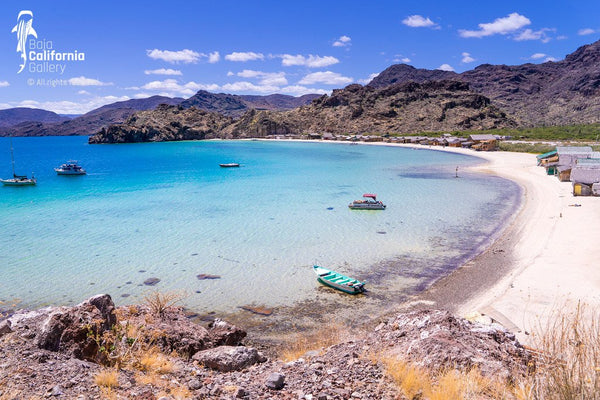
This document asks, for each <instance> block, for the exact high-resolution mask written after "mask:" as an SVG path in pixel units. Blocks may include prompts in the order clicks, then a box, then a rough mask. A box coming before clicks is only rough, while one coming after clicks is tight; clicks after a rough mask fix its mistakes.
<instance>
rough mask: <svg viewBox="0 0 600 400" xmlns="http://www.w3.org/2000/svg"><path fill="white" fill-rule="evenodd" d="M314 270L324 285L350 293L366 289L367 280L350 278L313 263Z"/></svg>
mask: <svg viewBox="0 0 600 400" xmlns="http://www.w3.org/2000/svg"><path fill="white" fill-rule="evenodd" d="M313 271H314V272H315V274H317V280H318V281H319V282H321V283H322V284H323V285H327V286H330V287H332V288H334V289H337V290H341V291H342V292H346V293H350V294H358V293H362V292H364V291H365V282H361V281H359V280H358V279H354V278H349V277H347V276H345V275H342V274H340V273H338V272H335V271H331V270H329V269H326V268H323V267H319V266H318V265H313Z"/></svg>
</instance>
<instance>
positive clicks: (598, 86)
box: [369, 41, 600, 126]
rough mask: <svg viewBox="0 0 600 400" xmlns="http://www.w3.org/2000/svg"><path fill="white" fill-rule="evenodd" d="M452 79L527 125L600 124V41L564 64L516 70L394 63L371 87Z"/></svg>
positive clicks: (495, 67)
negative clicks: (446, 68) (463, 69)
mask: <svg viewBox="0 0 600 400" xmlns="http://www.w3.org/2000/svg"><path fill="white" fill-rule="evenodd" d="M443 79H452V80H457V81H461V82H466V83H468V84H469V87H470V88H471V90H473V91H474V92H475V93H478V94H481V95H483V96H486V97H488V98H489V99H490V100H491V101H492V104H493V105H495V106H497V107H498V108H500V109H502V110H503V111H505V112H506V113H507V114H508V115H510V116H511V117H513V118H514V119H515V120H516V121H517V122H518V123H519V125H521V126H543V125H568V124H591V123H597V122H600V41H597V42H595V43H592V44H589V45H586V46H582V47H580V48H579V49H577V50H576V51H575V52H573V53H571V54H569V55H567V56H566V58H565V59H564V60H562V61H558V62H545V63H543V64H523V65H516V66H508V65H489V64H483V65H480V66H478V67H477V68H475V69H473V70H470V71H466V72H463V73H462V74H456V73H454V72H446V71H430V70H422V69H415V68H413V67H410V66H408V65H402V64H400V65H392V66H391V67H389V68H387V69H386V70H385V71H383V72H381V73H380V74H379V76H377V77H375V78H374V79H373V80H372V81H371V82H370V83H369V86H371V87H374V88H383V87H387V86H389V85H391V84H396V83H402V82H404V83H406V82H426V81H439V80H443Z"/></svg>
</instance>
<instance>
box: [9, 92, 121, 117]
mask: <svg viewBox="0 0 600 400" xmlns="http://www.w3.org/2000/svg"><path fill="white" fill-rule="evenodd" d="M129 99H130V98H129V97H128V96H97V97H93V98H90V99H88V100H87V101H77V102H74V101H66V100H64V101H42V102H40V101H37V100H23V101H20V102H13V103H10V104H8V105H9V107H7V108H12V107H30V108H41V109H43V110H49V111H54V112H55V113H57V114H85V113H86V112H88V111H91V110H93V109H96V108H98V107H101V106H104V105H106V104H110V103H115V102H117V101H125V100H129Z"/></svg>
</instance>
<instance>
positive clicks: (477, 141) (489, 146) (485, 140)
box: [469, 134, 498, 151]
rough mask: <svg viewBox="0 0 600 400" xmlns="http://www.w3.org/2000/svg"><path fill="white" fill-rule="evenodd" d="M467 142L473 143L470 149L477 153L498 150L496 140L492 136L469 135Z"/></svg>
mask: <svg viewBox="0 0 600 400" xmlns="http://www.w3.org/2000/svg"><path fill="white" fill-rule="evenodd" d="M469 140H470V141H471V142H473V145H472V146H471V148H472V149H474V150H477V151H494V150H498V139H497V138H496V136H494V135H490V134H484V135H470V136H469Z"/></svg>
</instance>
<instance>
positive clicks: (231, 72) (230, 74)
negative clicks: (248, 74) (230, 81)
mask: <svg viewBox="0 0 600 400" xmlns="http://www.w3.org/2000/svg"><path fill="white" fill-rule="evenodd" d="M234 75H235V74H234V73H233V71H228V72H227V76H234Z"/></svg>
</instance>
